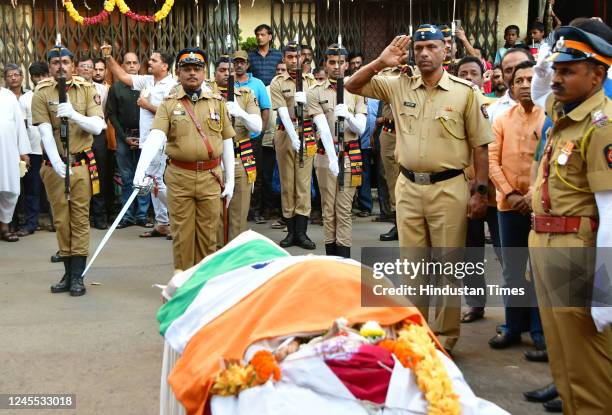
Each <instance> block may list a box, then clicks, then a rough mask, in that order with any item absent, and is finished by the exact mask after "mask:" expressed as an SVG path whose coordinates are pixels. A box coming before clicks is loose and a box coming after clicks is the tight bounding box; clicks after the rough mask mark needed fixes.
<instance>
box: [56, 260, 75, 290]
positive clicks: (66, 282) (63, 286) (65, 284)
mask: <svg viewBox="0 0 612 415" xmlns="http://www.w3.org/2000/svg"><path fill="white" fill-rule="evenodd" d="M63 261H64V276H63V277H62V279H61V280H60V282H58V283H57V284H55V285H52V286H51V292H52V293H53V294H57V293H65V292H67V291H70V265H71V261H70V257H64V260H63Z"/></svg>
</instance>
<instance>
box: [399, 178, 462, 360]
mask: <svg viewBox="0 0 612 415" xmlns="http://www.w3.org/2000/svg"><path fill="white" fill-rule="evenodd" d="M395 198H396V201H397V204H396V208H397V230H398V232H399V242H400V247H402V248H425V247H440V248H457V247H464V246H465V236H466V232H467V223H468V219H467V206H468V201H469V190H468V186H467V182H466V180H465V177H464V176H463V175H459V176H456V177H454V178H452V179H449V180H444V181H442V182H438V183H434V184H431V185H419V184H416V183H412V182H411V181H410V180H408V179H407V178H406V177H405V176H404V175H403V174H400V175H399V177H398V179H397V185H396V187H395ZM413 282H414V283H416V284H425V283H426V280H425V279H424V278H419V277H417V278H415V280H414V281H413ZM453 282H455V281H453ZM437 300H438V301H437V304H435V306H436V308H435V316H434V318H435V319H434V324H433V325H432V330H433V332H434V333H435V334H436V336H438V339H439V340H440V343H442V345H443V346H444V347H445V348H447V349H452V348H453V347H454V346H455V344H456V343H457V340H459V333H460V321H459V320H460V316H461V298H460V297H459V296H443V297H438V298H437ZM417 306H418V309H419V311H421V313H422V314H423V316H424V317H425V319H426V320H427V319H428V316H429V307H430V306H431V304H429V299H428V298H427V297H420V298H419V304H418V305H417Z"/></svg>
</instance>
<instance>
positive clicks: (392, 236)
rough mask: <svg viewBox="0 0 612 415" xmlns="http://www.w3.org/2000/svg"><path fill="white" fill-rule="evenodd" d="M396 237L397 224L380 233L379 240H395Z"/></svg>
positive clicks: (397, 236)
mask: <svg viewBox="0 0 612 415" xmlns="http://www.w3.org/2000/svg"><path fill="white" fill-rule="evenodd" d="M398 239H399V235H398V234H397V226H395V225H393V227H392V228H391V230H390V231H389V232H387V233H383V234H381V235H380V240H381V241H397V240H398Z"/></svg>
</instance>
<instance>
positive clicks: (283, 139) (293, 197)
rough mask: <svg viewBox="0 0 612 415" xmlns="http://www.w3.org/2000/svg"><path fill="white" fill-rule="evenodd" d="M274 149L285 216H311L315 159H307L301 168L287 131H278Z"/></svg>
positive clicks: (305, 158)
mask: <svg viewBox="0 0 612 415" xmlns="http://www.w3.org/2000/svg"><path fill="white" fill-rule="evenodd" d="M274 147H275V149H276V160H277V162H278V173H279V175H280V181H281V204H282V208H283V216H284V217H285V218H292V217H294V216H295V215H302V216H310V183H311V179H312V164H313V160H314V157H306V150H305V149H304V167H300V163H299V154H298V153H297V151H295V149H294V148H293V146H292V145H291V139H290V138H289V136H288V135H287V133H286V132H285V131H282V130H278V131H276V134H275V135H274Z"/></svg>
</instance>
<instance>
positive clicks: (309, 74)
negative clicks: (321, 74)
mask: <svg viewBox="0 0 612 415" xmlns="http://www.w3.org/2000/svg"><path fill="white" fill-rule="evenodd" d="M302 75H303V76H304V78H306V79H310V80H315V81H316V78H315V77H314V75H313V74H311V73H310V72H307V73H302Z"/></svg>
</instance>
